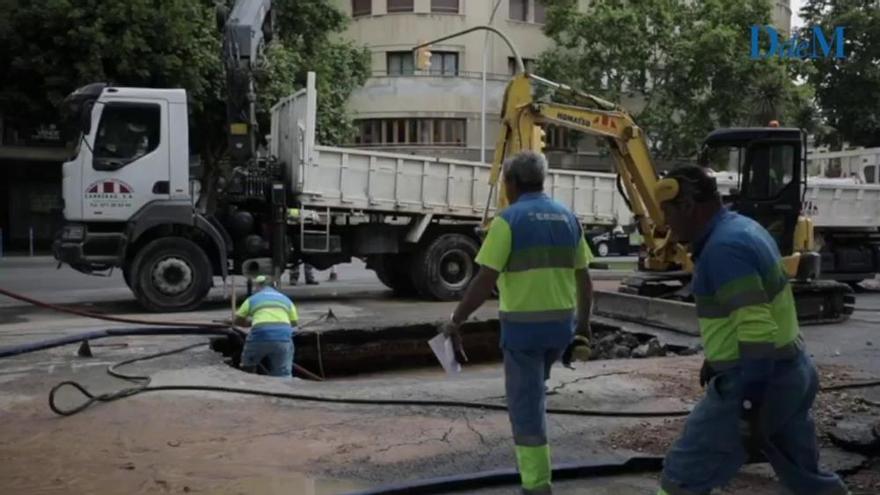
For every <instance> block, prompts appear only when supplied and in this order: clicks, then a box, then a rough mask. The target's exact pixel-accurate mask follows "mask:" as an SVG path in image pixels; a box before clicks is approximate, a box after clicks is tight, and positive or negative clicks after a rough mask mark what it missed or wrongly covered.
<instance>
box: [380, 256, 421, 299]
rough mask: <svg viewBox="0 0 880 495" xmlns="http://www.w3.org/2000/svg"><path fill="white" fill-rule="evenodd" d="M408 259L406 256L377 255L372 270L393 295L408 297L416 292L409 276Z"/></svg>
mask: <svg viewBox="0 0 880 495" xmlns="http://www.w3.org/2000/svg"><path fill="white" fill-rule="evenodd" d="M410 259H411V256H410V255H408V254H379V255H376V257H375V260H374V261H373V263H372V268H373V270H375V272H376V276H377V277H379V280H380V281H381V282H382V283H383V284H385V286H386V287H388V288H389V289H391V290H393V291H394V293H395V294H398V295H401V296H409V295H413V294H415V292H416V288H415V286H414V285H413V283H412V279H411V278H410V276H409V268H410Z"/></svg>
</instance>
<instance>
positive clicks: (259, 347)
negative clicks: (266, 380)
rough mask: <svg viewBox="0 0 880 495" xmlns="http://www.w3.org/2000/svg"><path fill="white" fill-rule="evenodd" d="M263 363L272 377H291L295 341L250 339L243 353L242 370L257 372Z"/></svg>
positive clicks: (246, 342) (245, 344)
mask: <svg viewBox="0 0 880 495" xmlns="http://www.w3.org/2000/svg"><path fill="white" fill-rule="evenodd" d="M261 363H262V365H263V366H265V367H266V374H268V375H270V376H284V377H287V376H291V372H292V368H293V341H290V340H288V341H283V342H282V341H260V340H251V339H250V338H248V339H247V340H246V341H245V343H244V349H243V350H242V351H241V367H242V369H253V370H256V369H257V366H258V365H260V364H261Z"/></svg>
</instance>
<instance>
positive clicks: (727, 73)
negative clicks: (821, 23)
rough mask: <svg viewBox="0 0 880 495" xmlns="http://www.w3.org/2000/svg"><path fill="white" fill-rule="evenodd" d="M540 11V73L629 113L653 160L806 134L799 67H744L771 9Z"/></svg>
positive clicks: (603, 0) (750, 0)
mask: <svg viewBox="0 0 880 495" xmlns="http://www.w3.org/2000/svg"><path fill="white" fill-rule="evenodd" d="M545 3H546V4H547V5H548V7H549V9H548V19H547V23H546V25H545V32H546V34H547V35H548V36H550V37H551V38H552V39H553V40H554V41H555V42H556V46H555V47H554V48H551V49H550V50H548V51H547V52H545V53H544V54H543V55H542V57H541V59H540V60H539V72H540V73H541V74H542V75H545V76H547V77H549V78H551V79H554V80H557V81H559V82H563V83H566V84H570V85H572V86H575V87H579V88H581V89H583V90H585V91H589V92H593V93H596V94H598V95H600V96H603V97H605V98H607V99H611V100H612V101H617V102H620V103H623V104H625V105H627V106H628V107H629V108H628V110H629V111H630V112H631V113H632V114H633V115H634V118H635V119H636V121H637V122H638V123H639V125H640V126H642V127H643V128H644V129H645V130H646V132H647V133H648V136H649V138H650V142H651V146H652V151H653V152H654V153H655V154H657V155H659V156H662V157H666V158H682V157H689V156H692V155H693V154H694V153H695V152H696V151H697V149H698V146H699V143H700V141H702V139H703V138H704V137H705V135H706V134H707V133H708V132H710V131H711V130H713V129H715V128H718V127H726V126H734V125H766V124H767V121H768V120H771V119H777V120H780V121H781V122H782V123H783V125H786V124H789V125H797V124H798V123H804V124H806V125H812V119H813V115H812V114H811V113H810V112H809V111H808V109H809V107H810V105H811V99H812V95H811V94H810V91H809V89H808V88H805V87H798V86H796V85H795V83H794V82H793V73H794V71H795V69H796V64H795V63H791V62H783V61H780V60H778V59H763V60H751V59H750V50H749V48H750V27H751V26H752V25H754V24H758V25H766V24H769V23H770V2H767V1H765V0H704V1H700V2H692V1H687V0H640V1H638V2H633V1H626V0H595V1H592V2H590V3H589V4H588V7H587V11H586V12H582V11H579V9H578V2H577V1H576V0H547V1H546V2H545ZM798 121H800V122H798Z"/></svg>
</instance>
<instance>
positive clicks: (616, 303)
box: [593, 290, 700, 335]
mask: <svg viewBox="0 0 880 495" xmlns="http://www.w3.org/2000/svg"><path fill="white" fill-rule="evenodd" d="M593 312H594V313H596V314H597V315H600V316H605V317H608V318H614V319H616V320H622V321H631V322H634V323H641V324H644V325H650V326H657V327H660V328H666V329H669V330H674V331H677V332H681V333H686V334H688V335H700V330H699V328H700V327H699V325H698V323H697V312H696V308H695V307H694V305H693V304H690V303H684V302H680V301H670V300H666V299H657V298H651V297H644V296H636V295H632V294H624V293H621V292H611V291H604V290H597V291H594V301H593Z"/></svg>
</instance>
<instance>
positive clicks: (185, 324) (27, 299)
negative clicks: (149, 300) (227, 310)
mask: <svg viewBox="0 0 880 495" xmlns="http://www.w3.org/2000/svg"><path fill="white" fill-rule="evenodd" d="M0 294H3V295H4V296H6V297H11V298H12V299H17V300H19V301H22V302H26V303H28V304H33V305H34V306H39V307H41V308H46V309H51V310H53V311H58V312H59V313H67V314H71V315H76V316H82V317H84V318H95V319H97V320H105V321H115V322H118V323H132V324H134V325H157V326H167V327H198V328H229V325H222V324H219V323H198V322H182V321H152V320H139V319H136V318H122V317H120V316H109V315H102V314H100V313H92V312H90V311H82V310H79V309H72V308H64V307H61V306H58V305H57V304H51V303H47V302H43V301H38V300H36V299H33V298H30V297H27V296H23V295H21V294H16V293H15V292H12V291H10V290H7V289H4V288H2V287H0Z"/></svg>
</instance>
